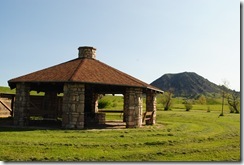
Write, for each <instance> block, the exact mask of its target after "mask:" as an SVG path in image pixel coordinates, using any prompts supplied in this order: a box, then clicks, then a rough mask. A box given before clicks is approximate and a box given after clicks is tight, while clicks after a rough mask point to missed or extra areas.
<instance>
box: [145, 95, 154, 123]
mask: <svg viewBox="0 0 244 165" xmlns="http://www.w3.org/2000/svg"><path fill="white" fill-rule="evenodd" d="M156 105H157V99H156V93H155V92H153V91H151V90H148V91H147V93H146V111H147V112H152V111H154V113H153V118H152V120H146V125H153V124H155V122H156Z"/></svg>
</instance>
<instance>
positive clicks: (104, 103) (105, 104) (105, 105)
mask: <svg viewBox="0 0 244 165" xmlns="http://www.w3.org/2000/svg"><path fill="white" fill-rule="evenodd" d="M110 104H111V102H110V101H108V100H102V99H101V100H99V101H98V108H99V109H103V108H108V107H109V106H110Z"/></svg>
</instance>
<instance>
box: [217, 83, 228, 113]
mask: <svg viewBox="0 0 244 165" xmlns="http://www.w3.org/2000/svg"><path fill="white" fill-rule="evenodd" d="M228 86H229V82H228V81H227V80H223V85H222V86H221V88H222V92H221V93H222V111H221V114H220V115H219V116H224V101H225V97H226V96H227V91H228V89H229V88H228Z"/></svg>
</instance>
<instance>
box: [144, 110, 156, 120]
mask: <svg viewBox="0 0 244 165" xmlns="http://www.w3.org/2000/svg"><path fill="white" fill-rule="evenodd" d="M153 114H154V111H150V112H144V113H143V118H142V122H144V121H147V120H153Z"/></svg>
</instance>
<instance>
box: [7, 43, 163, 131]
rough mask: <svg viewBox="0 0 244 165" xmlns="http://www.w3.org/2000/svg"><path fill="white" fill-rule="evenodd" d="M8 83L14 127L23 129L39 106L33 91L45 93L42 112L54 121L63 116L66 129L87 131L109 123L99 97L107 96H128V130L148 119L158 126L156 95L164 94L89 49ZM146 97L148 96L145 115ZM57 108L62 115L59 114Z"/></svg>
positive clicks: (84, 48) (124, 117)
mask: <svg viewBox="0 0 244 165" xmlns="http://www.w3.org/2000/svg"><path fill="white" fill-rule="evenodd" d="M8 84H9V86H10V88H11V89H14V88H16V95H15V99H14V106H13V117H14V125H15V126H21V127H23V126H28V125H29V121H30V116H31V113H32V109H33V107H35V105H33V103H32V101H31V96H30V91H37V92H44V96H42V97H43V100H44V102H43V103H42V104H43V105H42V109H45V111H48V112H49V113H51V112H53V113H52V118H57V117H58V116H60V117H61V118H62V128H64V129H83V128H86V127H88V126H89V125H90V124H94V123H95V124H105V115H106V114H105V113H104V112H99V110H98V99H99V96H100V95H105V94H122V95H123V96H124V106H123V111H122V113H123V122H125V123H126V128H136V127H141V126H142V122H143V118H144V119H145V118H146V119H148V120H146V125H152V124H155V121H156V95H157V94H159V93H163V91H162V90H160V89H158V88H156V87H154V86H152V85H149V84H147V83H145V82H143V81H141V80H138V79H136V78H134V77H132V76H130V75H128V74H126V73H123V72H121V71H119V70H117V69H115V68H113V67H111V66H109V65H107V64H105V63H103V62H100V61H99V60H97V59H96V49H95V48H94V47H89V46H83V47H79V48H78V58H75V59H73V60H70V61H67V62H64V63H61V64H58V65H55V66H51V67H48V68H46V69H42V70H39V71H36V72H33V73H30V74H26V75H23V76H20V77H17V78H13V79H11V80H9V81H8ZM59 94H62V96H61V97H60V96H59ZM143 96H146V109H145V110H146V111H145V112H143ZM59 100H61V102H60V101H59ZM60 103H61V104H60ZM40 104H41V103H40ZM36 109H37V108H36ZM39 109H40V108H39ZM57 109H58V110H60V111H61V113H57ZM146 115H149V118H147V117H146Z"/></svg>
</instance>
